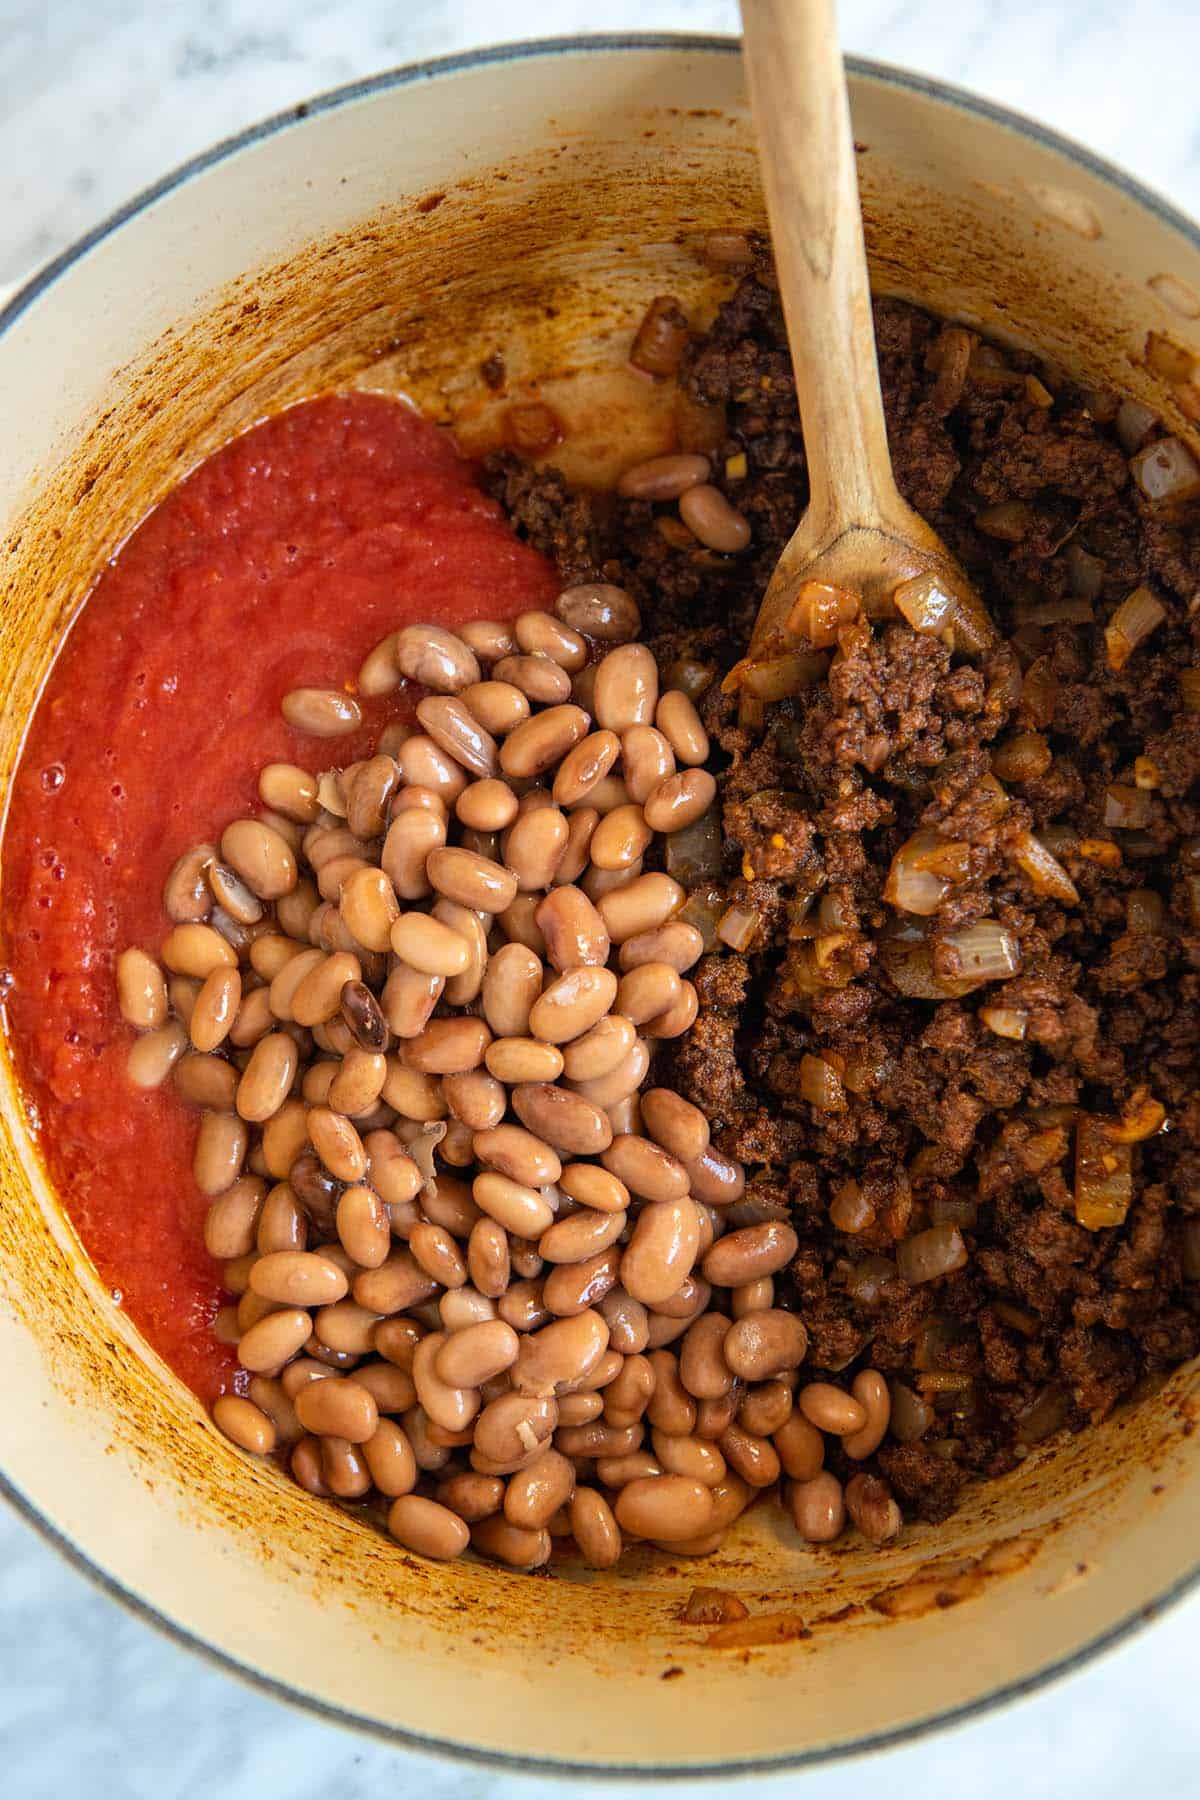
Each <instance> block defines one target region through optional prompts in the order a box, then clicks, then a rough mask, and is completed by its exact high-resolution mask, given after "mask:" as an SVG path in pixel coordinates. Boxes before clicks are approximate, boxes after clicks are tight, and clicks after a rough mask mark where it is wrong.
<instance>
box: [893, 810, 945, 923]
mask: <svg viewBox="0 0 1200 1800" xmlns="http://www.w3.org/2000/svg"><path fill="white" fill-rule="evenodd" d="M945 841H946V840H945V839H944V838H940V837H939V836H938V834H937V832H936V831H918V832H915V833H914V834H913V836H912V837H910V838H909V839H908V841H907V843H904V844H902V845H901V846H900V848H899V850H897V852H896V854H895V856H893V858H892V866H891V868H890V869H889V870H888V876H887V880H886V882H885V883H884V888H883V897H884V899H885V900H886V901H887V902H888V904H889V905H890V906H894V907H896V908H897V910H898V911H899V912H906V913H915V914H916V915H917V917H919V918H928V917H929V915H930V913H934V912H936V911H937V909H938V907H939V906H940V905H941V903H942V901H943V900H944V899H945V897H946V895H947V894H948V893H949V891H950V882H949V881H948V880H946V879H945V878H944V877H943V876H941V875H938V874H936V873H935V872H934V871H933V870H932V869H929V868H922V866H921V860H920V859H921V858H922V857H923V856H925V855H928V854H931V853H933V852H935V851H937V850H940V849H941V848H942V847H943V846H944V845H945Z"/></svg>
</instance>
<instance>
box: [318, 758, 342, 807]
mask: <svg viewBox="0 0 1200 1800" xmlns="http://www.w3.org/2000/svg"><path fill="white" fill-rule="evenodd" d="M341 772H342V771H341V770H340V769H326V770H325V773H324V774H323V775H322V776H320V777H319V779H318V781H317V803H318V805H320V806H323V807H324V808H325V811H326V812H329V813H333V815H334V817H335V818H338V819H344V818H345V817H346V810H347V808H346V802H345V799H344V798H343V795H342V784H341V782H340V781H339V779H338V777H339V776H340V775H341Z"/></svg>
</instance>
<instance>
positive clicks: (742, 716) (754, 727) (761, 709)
mask: <svg viewBox="0 0 1200 1800" xmlns="http://www.w3.org/2000/svg"><path fill="white" fill-rule="evenodd" d="M766 718H767V703H766V701H765V700H760V699H759V697H758V695H757V694H752V693H750V692H749V690H746V691H745V692H743V693H742V694H741V695H740V696H739V698H738V727H739V729H740V730H742V731H761V730H762V728H763V726H764V724H765V723H766Z"/></svg>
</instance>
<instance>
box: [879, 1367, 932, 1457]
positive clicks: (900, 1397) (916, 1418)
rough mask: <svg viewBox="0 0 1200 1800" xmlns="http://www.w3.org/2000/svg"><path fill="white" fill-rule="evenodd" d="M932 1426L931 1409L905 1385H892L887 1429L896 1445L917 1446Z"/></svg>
mask: <svg viewBox="0 0 1200 1800" xmlns="http://www.w3.org/2000/svg"><path fill="white" fill-rule="evenodd" d="M932 1424H933V1408H932V1406H930V1405H929V1403H928V1401H927V1400H922V1398H921V1396H920V1395H919V1394H915V1393H914V1392H913V1390H912V1388H910V1387H909V1386H908V1385H907V1383H905V1382H903V1381H893V1383H892V1416H891V1419H890V1420H889V1422H888V1429H889V1431H890V1433H891V1435H892V1437H894V1438H895V1440H896V1442H897V1443H898V1444H917V1443H919V1442H920V1441H921V1439H922V1438H923V1437H924V1436H925V1433H926V1432H927V1431H928V1430H929V1427H930V1426H931V1425H932Z"/></svg>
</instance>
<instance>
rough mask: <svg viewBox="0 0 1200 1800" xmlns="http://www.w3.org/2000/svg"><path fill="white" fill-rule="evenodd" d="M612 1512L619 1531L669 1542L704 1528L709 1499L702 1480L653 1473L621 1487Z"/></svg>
mask: <svg viewBox="0 0 1200 1800" xmlns="http://www.w3.org/2000/svg"><path fill="white" fill-rule="evenodd" d="M615 1513H616V1519H617V1523H618V1525H620V1526H621V1528H622V1530H624V1531H630V1532H633V1533H634V1534H635V1535H636V1536H638V1537H644V1538H651V1539H653V1540H654V1541H655V1542H657V1543H668V1544H669V1543H672V1542H676V1541H678V1540H680V1539H685V1538H694V1537H698V1536H699V1535H700V1534H701V1533H702V1532H704V1531H706V1530H707V1529H708V1528H709V1526H710V1525H711V1521H712V1516H713V1500H712V1494H711V1492H710V1491H709V1489H708V1488H707V1487H706V1486H705V1485H704V1484H703V1482H700V1481H695V1480H692V1479H689V1477H688V1476H686V1475H656V1476H652V1477H651V1478H649V1479H648V1480H643V1481H631V1482H629V1483H628V1485H627V1486H625V1487H623V1488H622V1489H621V1491H620V1493H619V1494H618V1495H617V1502H616V1508H615Z"/></svg>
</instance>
